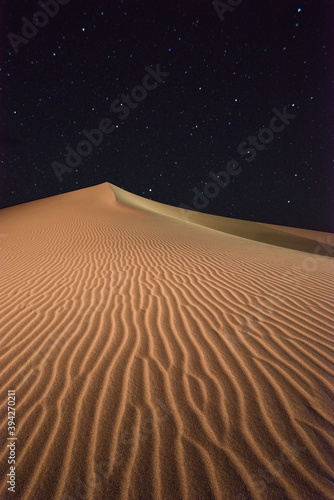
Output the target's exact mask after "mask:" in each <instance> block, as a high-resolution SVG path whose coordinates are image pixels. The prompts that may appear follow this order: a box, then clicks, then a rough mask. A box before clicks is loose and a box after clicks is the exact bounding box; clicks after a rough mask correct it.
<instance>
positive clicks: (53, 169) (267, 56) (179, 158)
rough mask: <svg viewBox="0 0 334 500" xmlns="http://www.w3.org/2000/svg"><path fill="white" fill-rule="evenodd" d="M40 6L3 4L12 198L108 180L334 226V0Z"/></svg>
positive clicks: (6, 152) (270, 218)
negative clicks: (333, 22)
mask: <svg viewBox="0 0 334 500" xmlns="http://www.w3.org/2000/svg"><path fill="white" fill-rule="evenodd" d="M42 5H43V2H42V1H41V0H40V1H39V2H38V1H32V0H29V1H23V0H5V1H4V0H2V1H1V32H2V37H3V38H2V45H1V47H2V59H1V73H0V76H1V94H0V95H1V125H0V141H1V166H0V168H1V205H0V206H1V208H4V207H8V206H12V205H17V204H20V203H25V202H27V201H32V200H36V199H39V198H44V197H47V196H52V195H56V194H60V193H65V192H68V191H74V190H77V189H81V188H85V187H88V186H91V185H95V184H99V183H102V182H106V181H108V182H111V183H112V184H115V185H117V186H119V187H122V188H124V189H125V190H127V191H130V192H132V193H135V194H138V195H140V196H144V197H146V198H150V199H152V200H155V201H159V202H162V203H166V204H169V205H174V206H183V207H188V208H190V209H196V210H200V211H202V212H206V213H211V214H216V215H222V216H226V217H234V218H238V219H246V220H255V221H261V222H268V223H273V224H282V225H287V226H295V227H302V228H307V229H318V230H322V231H331V232H334V217H333V215H332V214H333V213H334V196H333V191H334V160H333V159H334V156H333V153H334V151H333V142H332V136H333V127H332V125H333V120H332V116H333V60H334V57H333V56H334V51H333V29H332V28H331V23H332V19H333V18H334V3H333V1H332V0H298V1H297V0H296V1H294V0H263V1H256V0H243V1H241V0H229V1H227V0H226V2H223V1H220V2H216V4H215V5H214V4H213V3H212V2H211V1H206V2H204V1H199V0H193V1H178V2H176V1H175V2H172V1H166V0H164V1H162V0H154V1H147V0H143V1H140V2H139V1H138V0H137V1H127V0H123V1H117V2H116V1H110V0H109V1H107V0H105V1H93V0H91V1H89V2H88V1H83V0H49V1H45V2H44V8H43V7H42ZM36 12H39V14H36V15H35V13H36ZM46 12H48V14H47V13H46ZM32 20H34V21H35V24H37V25H38V27H35V25H34V24H32ZM27 37H28V38H27ZM121 101H123V104H122V105H121ZM98 128H100V132H96V130H95V132H93V136H90V134H89V133H90V131H92V129H98ZM84 130H85V131H86V135H85V133H84V132H83V131H84ZM101 130H102V131H101ZM87 135H88V137H87ZM89 139H90V140H89ZM82 141H86V142H84V143H82ZM92 141H93V142H94V143H95V144H93V145H92V144H91V143H92ZM71 148H73V149H71ZM78 150H79V152H80V156H79V154H78ZM66 156H67V159H66ZM219 172H220V175H218V177H217V174H218V173H219ZM215 179H216V182H218V184H220V185H219V186H218V184H217V183H215ZM210 183H211V184H210Z"/></svg>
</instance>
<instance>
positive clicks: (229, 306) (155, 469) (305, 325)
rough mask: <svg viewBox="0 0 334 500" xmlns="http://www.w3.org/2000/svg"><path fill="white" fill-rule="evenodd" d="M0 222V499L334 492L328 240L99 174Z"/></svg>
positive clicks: (8, 212)
mask: <svg viewBox="0 0 334 500" xmlns="http://www.w3.org/2000/svg"><path fill="white" fill-rule="evenodd" d="M0 224H1V234H2V238H1V240H0V246H1V250H0V253H1V299H0V301H1V302H0V304H1V314H2V321H1V336H0V362H1V398H0V401H1V415H0V416H1V420H0V423H1V445H2V446H1V452H0V471H1V483H0V498H5V499H7V498H19V499H24V500H30V499H31V500H33V499H34V500H35V499H36V500H46V499H63V500H65V499H70V500H73V499H85V498H90V499H96V500H98V499H101V500H104V499H143V500H144V499H145V500H148V499H157V500H158V499H161V500H172V499H173V500H174V499H187V500H195V499H202V500H204V499H228V500H229V499H233V500H247V499H273V500H274V499H296V500H300V499H332V498H334V489H333V441H334V440H333V429H334V413H333V400H334V398H333V350H334V342H333V274H334V273H333V271H334V267H333V263H334V260H333V259H332V258H330V257H332V256H333V255H334V251H333V249H334V248H333V244H334V238H333V235H327V234H324V233H322V234H321V233H316V232H312V231H304V230H294V229H293V228H280V227H279V226H270V225H267V224H257V223H252V222H247V221H235V220H233V219H227V218H223V217H214V216H209V215H206V214H195V213H192V212H187V211H184V210H180V209H178V208H173V207H168V206H166V205H161V204H158V203H155V202H151V201H150V200H143V199H141V198H140V197H138V196H135V195H132V194H130V193H126V192H124V191H122V190H120V189H119V188H117V187H116V186H112V185H110V184H108V183H104V184H101V185H98V186H93V187H91V188H87V189H83V190H79V191H76V192H72V193H67V194H63V195H60V196H55V197H52V198H47V199H43V200H39V201H36V202H32V203H27V204H24V205H21V206H16V207H12V208H8V209H5V210H2V211H1V213H0ZM319 239H320V243H319ZM318 254H320V255H318ZM8 389H15V391H16V398H17V408H16V410H17V414H16V421H17V434H16V436H17V449H16V453H17V460H16V493H15V494H13V493H9V492H8V491H7V485H6V480H7V477H6V474H7V473H8V472H9V466H8V464H7V457H8V451H7V448H6V443H7V441H6V438H7V407H6V401H7V390H8Z"/></svg>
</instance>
